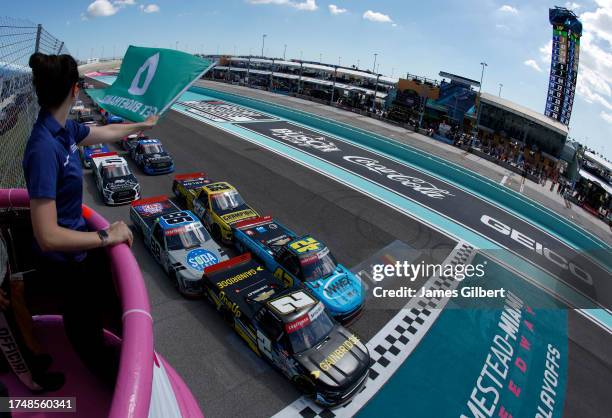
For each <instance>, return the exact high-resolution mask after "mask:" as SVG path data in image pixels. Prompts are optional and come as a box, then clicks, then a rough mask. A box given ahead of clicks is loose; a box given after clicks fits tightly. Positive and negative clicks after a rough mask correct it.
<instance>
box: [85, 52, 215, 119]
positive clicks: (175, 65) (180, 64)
mask: <svg viewBox="0 0 612 418" xmlns="http://www.w3.org/2000/svg"><path fill="white" fill-rule="evenodd" d="M212 66H213V63H212V62H211V61H209V60H206V59H202V58H199V57H196V56H194V55H191V54H187V53H185V52H181V51H175V50H172V49H163V48H143V47H136V46H130V47H129V48H128V50H127V52H126V53H125V56H124V57H123V62H122V64H121V70H120V71H119V75H118V76H117V80H115V82H114V83H113V84H112V86H110V87H107V88H105V89H88V90H87V94H89V95H90V96H91V98H92V99H93V100H95V101H96V103H98V105H100V107H101V108H103V109H104V110H106V111H108V112H110V113H113V114H115V115H118V116H121V117H123V118H125V119H128V120H131V121H134V122H140V121H143V120H145V119H146V118H147V117H148V116H149V115H153V114H160V115H161V114H163V113H164V112H165V111H166V110H168V109H169V108H170V106H171V105H172V104H173V103H174V102H175V101H176V100H177V99H178V98H179V96H180V95H181V94H182V93H183V92H184V91H185V90H187V89H188V88H189V86H191V84H193V83H194V82H195V81H196V80H197V79H199V78H200V77H201V76H202V75H203V74H204V73H205V72H206V71H208V69H210V68H211V67H212Z"/></svg>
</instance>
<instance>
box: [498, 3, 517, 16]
mask: <svg viewBox="0 0 612 418" xmlns="http://www.w3.org/2000/svg"><path fill="white" fill-rule="evenodd" d="M498 10H499V11H500V12H503V13H510V14H513V15H515V14H518V9H517V8H516V7H512V6H509V5H507V4H504V5H503V6H502V7H500V8H499V9H498Z"/></svg>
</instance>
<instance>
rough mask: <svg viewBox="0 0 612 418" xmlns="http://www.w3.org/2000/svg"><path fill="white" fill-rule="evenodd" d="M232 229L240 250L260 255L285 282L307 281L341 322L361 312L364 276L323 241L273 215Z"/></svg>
mask: <svg viewBox="0 0 612 418" xmlns="http://www.w3.org/2000/svg"><path fill="white" fill-rule="evenodd" d="M233 233H234V243H235V245H236V247H237V248H238V250H240V251H241V252H244V251H250V252H251V253H253V254H254V255H255V256H257V257H258V258H259V259H260V260H261V261H262V262H263V263H264V264H265V266H266V267H267V268H268V269H269V270H270V271H272V272H273V273H274V276H276V277H278V278H279V279H281V280H282V281H283V282H284V283H285V286H287V287H291V286H293V285H295V284H296V283H302V284H304V285H305V286H306V288H307V289H308V290H310V291H311V292H312V293H313V294H314V295H315V296H316V297H317V298H318V299H319V300H320V301H322V302H323V303H324V304H325V307H326V308H327V309H328V310H329V312H330V313H331V315H333V316H334V318H335V319H336V320H337V321H338V322H340V323H349V322H352V321H353V320H355V319H356V318H357V317H358V316H359V315H360V314H361V311H362V308H363V304H364V291H363V289H362V285H361V280H360V279H359V278H358V277H357V276H355V275H354V274H353V273H352V272H351V271H350V270H348V269H347V268H346V267H344V266H343V265H341V264H338V263H337V262H336V260H335V258H334V256H333V255H332V253H331V251H330V250H329V248H327V246H325V244H323V243H322V242H321V241H318V240H317V239H315V238H313V237H311V236H310V235H302V236H298V235H297V234H295V233H294V232H292V231H290V230H289V229H288V228H286V227H285V226H283V225H282V224H280V223H278V222H276V221H275V220H273V219H272V218H271V217H270V216H265V217H260V218H256V219H251V220H248V221H243V222H239V223H237V224H235V225H234V227H233Z"/></svg>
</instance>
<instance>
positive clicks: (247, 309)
mask: <svg viewBox="0 0 612 418" xmlns="http://www.w3.org/2000/svg"><path fill="white" fill-rule="evenodd" d="M203 287H204V294H205V295H206V296H207V298H208V299H209V300H210V301H211V303H212V304H213V305H214V306H215V307H216V308H217V310H219V311H220V312H221V313H222V314H223V317H224V319H225V321H226V322H227V323H228V324H229V325H230V326H231V327H232V328H233V329H234V330H235V331H236V333H237V334H238V335H239V336H240V337H241V338H242V339H243V340H244V341H246V343H247V344H248V346H249V347H250V348H251V350H253V351H254V352H255V353H256V354H257V355H258V356H260V357H262V358H264V359H265V360H267V361H268V362H269V363H271V364H272V365H273V366H274V367H275V368H277V369H278V370H280V371H281V372H282V373H283V374H284V375H285V376H286V377H287V378H288V379H289V380H290V381H291V382H292V383H293V384H294V385H295V386H296V387H297V388H298V389H299V390H301V391H302V392H304V393H305V394H306V395H309V396H311V397H312V398H313V399H314V401H315V402H317V403H318V404H320V405H323V406H327V407H333V406H337V405H343V404H346V403H347V402H348V401H350V400H351V398H352V397H353V396H354V395H355V394H357V393H359V391H360V389H361V388H362V387H363V386H364V384H365V382H366V379H367V377H368V374H369V368H370V354H369V352H368V349H367V347H366V346H365V345H364V344H363V343H362V342H361V340H360V339H359V337H358V336H357V335H355V334H354V333H352V332H351V331H349V330H348V329H346V328H344V327H343V326H342V325H340V324H338V323H337V322H336V321H334V320H333V319H332V318H331V317H330V316H329V315H328V313H327V310H326V309H325V307H324V306H323V304H322V303H321V302H320V301H318V300H317V299H316V298H315V297H314V296H312V295H311V293H310V292H309V291H308V290H307V289H305V288H304V287H302V286H294V287H292V288H286V287H285V286H284V284H283V283H282V281H280V280H279V279H278V278H276V277H274V275H272V273H271V272H269V271H268V270H267V269H265V268H264V267H263V266H262V265H261V264H260V263H259V262H257V261H256V260H254V259H252V258H251V255H250V253H245V254H243V255H241V256H238V257H234V258H232V259H230V260H228V261H224V262H221V263H218V264H216V265H214V266H211V267H207V268H206V269H204V276H203Z"/></svg>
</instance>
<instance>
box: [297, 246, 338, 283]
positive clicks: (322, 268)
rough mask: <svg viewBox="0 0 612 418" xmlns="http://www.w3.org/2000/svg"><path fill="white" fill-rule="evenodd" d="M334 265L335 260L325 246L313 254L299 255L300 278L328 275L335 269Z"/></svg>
mask: <svg viewBox="0 0 612 418" xmlns="http://www.w3.org/2000/svg"><path fill="white" fill-rule="evenodd" d="M336 265H337V263H336V260H335V259H334V256H333V255H332V254H331V253H330V252H329V249H328V248H327V247H325V248H323V249H321V250H319V251H317V252H316V253H315V254H312V253H309V254H307V255H301V256H300V268H301V269H302V280H304V281H311V280H318V279H320V278H322V277H325V276H328V275H330V274H331V273H333V271H334V270H335V269H336Z"/></svg>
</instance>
